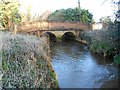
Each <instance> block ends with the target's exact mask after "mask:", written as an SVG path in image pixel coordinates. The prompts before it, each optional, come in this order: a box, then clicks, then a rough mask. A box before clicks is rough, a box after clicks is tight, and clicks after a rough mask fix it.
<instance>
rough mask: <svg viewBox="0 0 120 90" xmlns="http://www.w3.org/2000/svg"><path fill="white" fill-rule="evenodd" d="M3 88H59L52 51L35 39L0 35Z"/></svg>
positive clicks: (8, 33)
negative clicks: (52, 60) (52, 62)
mask: <svg viewBox="0 0 120 90" xmlns="http://www.w3.org/2000/svg"><path fill="white" fill-rule="evenodd" d="M0 36H1V37H0V40H2V41H1V43H0V46H2V47H1V48H0V57H1V58H2V59H1V60H2V61H1V62H0V64H1V68H0V69H1V71H2V75H0V76H1V77H0V78H1V79H0V82H1V84H2V85H0V86H1V87H0V88H58V83H57V80H56V74H55V72H54V70H53V68H52V66H51V62H50V55H49V52H50V48H49V45H47V44H46V43H44V41H43V40H41V38H37V37H36V36H29V35H21V34H16V35H14V34H12V33H10V32H0Z"/></svg>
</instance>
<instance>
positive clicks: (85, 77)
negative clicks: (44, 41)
mask: <svg viewBox="0 0 120 90" xmlns="http://www.w3.org/2000/svg"><path fill="white" fill-rule="evenodd" d="M51 51H52V67H53V69H54V70H55V73H56V74H57V80H58V84H59V87H60V88H101V87H103V88H117V87H118V66H117V65H115V64H114V63H113V62H112V61H111V60H109V59H107V60H105V59H104V58H103V57H100V56H96V55H93V54H91V53H90V52H89V51H88V49H87V47H86V46H85V45H84V44H81V43H78V42H73V41H66V42H59V43H54V44H53V45H52V46H51Z"/></svg>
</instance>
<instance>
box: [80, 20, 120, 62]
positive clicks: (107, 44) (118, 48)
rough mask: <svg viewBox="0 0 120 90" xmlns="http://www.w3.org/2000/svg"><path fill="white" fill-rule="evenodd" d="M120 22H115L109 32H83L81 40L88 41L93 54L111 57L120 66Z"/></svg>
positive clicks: (102, 30)
mask: <svg viewBox="0 0 120 90" xmlns="http://www.w3.org/2000/svg"><path fill="white" fill-rule="evenodd" d="M119 26H120V22H115V23H114V24H113V25H111V26H109V28H108V29H107V30H104V29H101V30H94V31H89V32H83V33H81V35H80V38H82V39H83V40H86V41H87V43H88V47H89V49H90V51H91V52H93V53H96V54H99V55H102V56H104V57H111V58H112V59H113V60H114V62H115V63H116V64H120V30H119V28H120V27H119Z"/></svg>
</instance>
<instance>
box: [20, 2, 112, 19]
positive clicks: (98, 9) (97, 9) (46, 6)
mask: <svg viewBox="0 0 120 90" xmlns="http://www.w3.org/2000/svg"><path fill="white" fill-rule="evenodd" d="M19 1H20V2H21V4H24V6H28V5H30V6H31V13H32V14H39V13H42V12H44V11H46V10H50V11H54V10H57V9H62V8H64V9H66V8H75V7H77V6H78V0H19ZM103 1H104V0H80V5H81V8H82V9H88V10H89V11H90V12H91V13H92V14H93V16H94V19H95V21H99V19H100V18H101V17H103V16H113V10H114V9H113V7H111V3H110V2H105V3H104V4H103V5H101V4H102V3H103ZM20 10H21V11H23V9H22V8H21V9H20Z"/></svg>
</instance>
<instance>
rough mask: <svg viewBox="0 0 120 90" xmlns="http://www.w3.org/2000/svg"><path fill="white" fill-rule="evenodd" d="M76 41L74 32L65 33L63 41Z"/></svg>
mask: <svg viewBox="0 0 120 90" xmlns="http://www.w3.org/2000/svg"><path fill="white" fill-rule="evenodd" d="M75 39H76V36H75V34H74V33H73V32H65V33H64V34H63V35H62V37H61V40H62V41H70V40H75Z"/></svg>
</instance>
